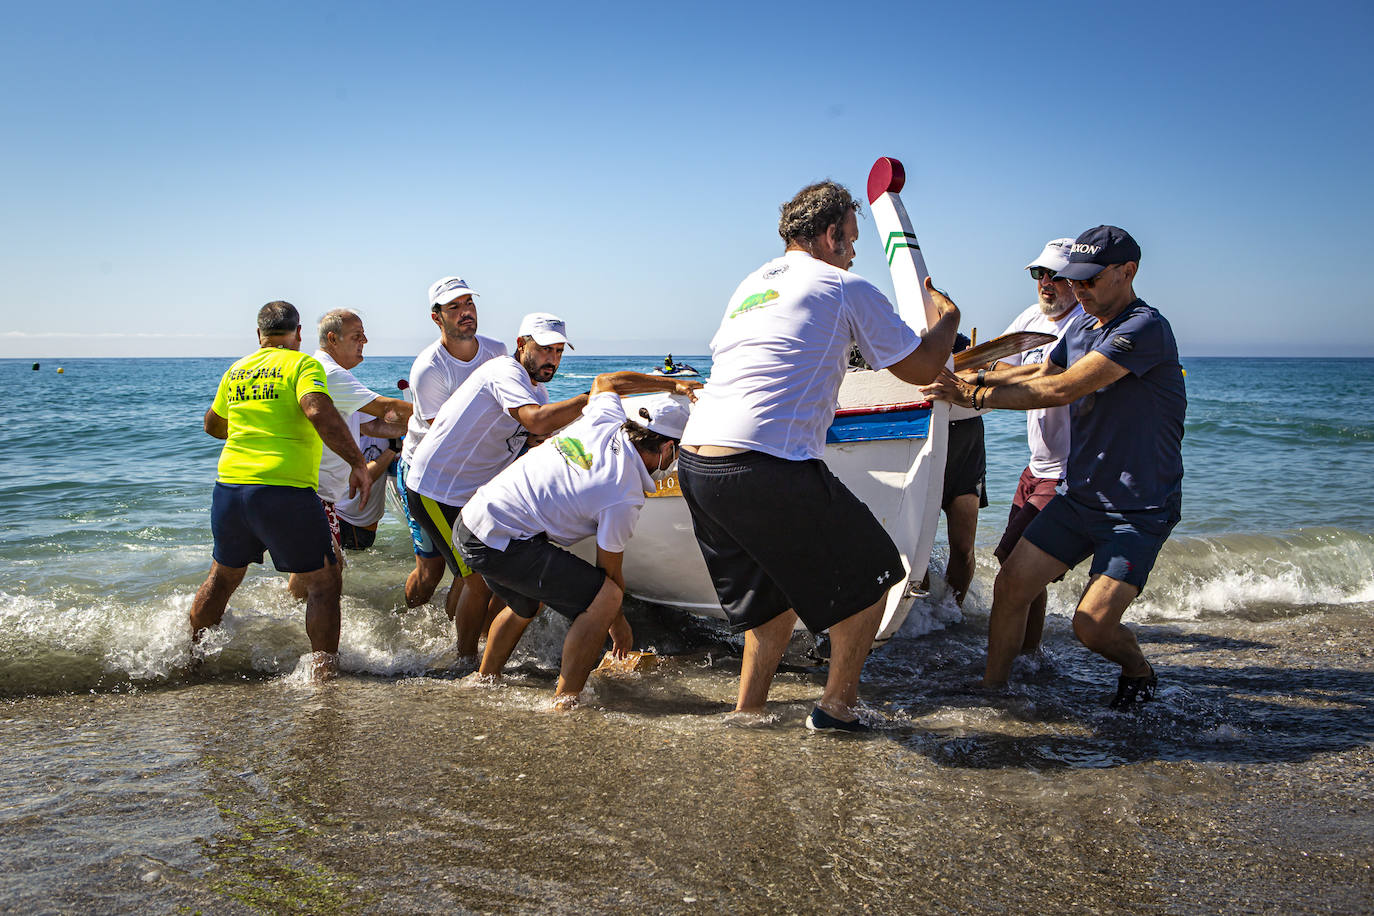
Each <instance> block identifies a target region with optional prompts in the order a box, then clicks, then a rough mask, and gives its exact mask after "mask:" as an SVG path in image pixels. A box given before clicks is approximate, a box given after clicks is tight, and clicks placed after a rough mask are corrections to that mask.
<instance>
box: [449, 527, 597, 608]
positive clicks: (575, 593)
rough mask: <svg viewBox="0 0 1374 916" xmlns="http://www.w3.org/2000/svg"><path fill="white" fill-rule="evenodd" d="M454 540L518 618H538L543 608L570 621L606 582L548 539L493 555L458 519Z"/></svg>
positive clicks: (530, 540) (513, 544)
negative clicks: (542, 606) (551, 609)
mask: <svg viewBox="0 0 1374 916" xmlns="http://www.w3.org/2000/svg"><path fill="white" fill-rule="evenodd" d="M453 540H454V542H455V543H457V545H458V551H459V553H461V554H462V556H463V559H464V561H466V563H467V565H468V566H469V567H470V568H471V569H472V571H473V572H476V573H480V574H481V576H482V578H483V579H485V580H487V585H489V586H491V590H492V592H493V593H494V594H496V595H497V596H498V597H500V598H501V600H503V601H505V602H506V604H507V605H509V606H510V609H511V610H512V611H514V612H515V613H516V614H519V615H520V616H521V617H525V618H530V617H533V616H534V615H535V614H538V613H539V605H540V604H541V603H543V604H547V605H548V606H549V607H551V608H553V609H554V610H555V611H557V612H558V613H560V614H562V615H563V616H564V617H567V618H568V619H569V620H572V619H573V618H574V617H576V616H577V615H578V614H581V613H582V612H583V611H585V610H586V609H587V608H588V607H590V606H591V603H592V601H593V600H595V598H596V596H597V593H598V592H600V591H601V586H602V585H603V584H605V582H606V571H605V570H604V569H602V568H601V567H599V566H593V565H592V564H590V563H588V562H587V561H586V560H584V559H582V558H581V557H578V556H574V555H573V554H571V553H569V552H568V551H566V550H564V549H563V548H562V547H559V546H558V545H557V544H554V543H552V542H551V541H550V540H549V539H548V536H547V535H543V534H538V535H535V536H534V537H532V538H528V539H526V540H523V541H511V542H510V543H509V544H507V545H506V549H505V550H497V549H496V548H495V547H488V546H487V545H486V544H483V543H482V542H481V540H480V539H478V537H477V535H475V534H473V533H472V532H471V531H470V530H468V526H467V525H465V524H463V519H462V517H461V516H460V517H459V518H458V527H457V529H455V530H454V532H453Z"/></svg>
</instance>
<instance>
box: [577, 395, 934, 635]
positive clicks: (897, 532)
mask: <svg viewBox="0 0 1374 916" xmlns="http://www.w3.org/2000/svg"><path fill="white" fill-rule="evenodd" d="M918 397H919V394H918V393H917V392H916V390H915V389H914V388H912V387H911V386H909V385H905V384H903V383H902V382H900V381H899V380H897V379H896V378H895V377H893V376H892V375H890V374H888V373H885V372H884V373H879V372H868V371H863V372H851V373H849V374H848V375H847V376H846V377H845V381H844V384H843V385H842V386H841V389H840V411H839V413H838V414H837V417H836V423H835V425H834V426H832V428H831V438H832V439H834V438H842V437H857V438H850V439H848V440H847V441H832V442H830V443H829V444H827V445H826V449H825V458H824V460H825V463H826V465H827V466H828V467H829V468H830V470H831V471H832V472H833V473H834V474H835V476H836V477H838V478H839V479H840V480H841V481H843V482H844V484H845V486H847V487H848V488H849V489H850V491H851V492H853V493H854V495H855V496H857V497H858V498H859V499H860V500H862V501H863V502H864V504H865V505H867V506H868V507H869V509H871V510H872V512H873V514H874V516H875V517H877V519H878V521H879V522H880V523H881V524H882V525H883V528H884V529H885V530H886V531H887V532H888V534H889V535H890V536H891V537H892V540H893V542H894V543H895V544H896V545H897V549H898V551H899V552H900V553H901V555H902V563H903V565H904V566H905V567H906V573H907V575H906V578H905V581H904V582H902V583H900V584H899V585H896V586H894V587H893V588H892V589H891V591H889V592H888V598H887V607H886V608H885V612H884V615H883V621H882V625H881V626H880V628H879V631H878V637H877V638H878V641H879V642H882V641H885V640H887V639H889V638H891V637H892V635H893V634H895V633H896V632H897V630H898V629H899V628H900V627H901V625H902V622H903V621H904V620H905V619H906V616H907V614H908V612H909V611H910V609H911V604H912V602H913V600H914V596H913V594H912V593H913V592H914V590H915V589H914V586H915V585H917V584H919V583H920V581H921V579H922V577H924V575H925V572H926V566H927V564H928V563H929V561H930V551H931V546H932V543H933V541H934V537H935V526H936V521H937V517H938V514H939V511H940V492H941V488H942V485H943V479H944V452H945V442H944V439H945V432H944V431H945V422H944V413H945V412H946V411H947V410H948V408H946V407H945V406H944V405H942V404H936V405H934V406H933V408H932V407H931V406H929V405H927V404H924V403H919V402H917V401H916V398H918ZM635 400H636V399H635V398H627V399H626V410H627V413H628V415H630V416H634V411H635V407H634V402H635ZM936 417H938V420H936V419H935V418H936ZM928 430H934V432H935V433H936V434H935V435H933V436H932V435H927V431H928ZM914 432H919V433H920V435H911V433H914ZM574 552H575V553H577V554H578V555H580V556H582V557H584V558H586V559H588V560H590V561H594V559H595V554H596V547H595V543H594V541H593V540H592V539H588V540H585V541H583V542H581V543H580V544H578V545H577V546H576V547H574ZM624 573H625V585H626V589H627V591H628V592H629V593H630V595H632V596H633V597H635V598H638V599H641V600H643V601H649V602H653V603H655V604H662V605H667V606H669V607H675V608H679V609H681V610H684V611H688V612H690V613H693V614H697V615H700V616H704V617H714V618H718V619H721V620H724V619H725V612H724V610H722V608H721V606H720V602H719V600H718V599H717V597H716V592H715V589H714V587H713V586H712V584H711V577H710V574H709V573H708V572H707V570H706V563H705V561H704V560H703V559H702V556H701V551H700V549H699V548H698V546H697V542H696V536H695V535H694V533H693V531H692V518H691V515H690V513H689V512H688V509H687V503H686V500H684V499H683V498H682V494H681V492H680V491H679V490H678V489H677V478H676V475H670V476H669V477H668V479H667V480H665V481H663V482H662V483H661V484H660V485H659V490H658V492H657V493H655V494H652V495H651V496H650V498H649V499H648V500H646V501H645V504H644V509H643V511H642V512H641V513H640V517H639V524H638V526H637V527H636V528H635V534H634V537H633V538H632V539H631V540H630V543H629V544H628V546H627V547H626V550H625V560H624Z"/></svg>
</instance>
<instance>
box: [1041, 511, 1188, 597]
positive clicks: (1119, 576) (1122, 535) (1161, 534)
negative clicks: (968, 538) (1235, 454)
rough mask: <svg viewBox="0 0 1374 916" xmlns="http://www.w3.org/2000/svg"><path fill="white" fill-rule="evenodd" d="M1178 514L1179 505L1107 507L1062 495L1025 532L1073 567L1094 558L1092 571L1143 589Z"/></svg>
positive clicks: (1176, 522) (1052, 554) (1046, 550)
mask: <svg viewBox="0 0 1374 916" xmlns="http://www.w3.org/2000/svg"><path fill="white" fill-rule="evenodd" d="M1178 519H1179V504H1175V505H1174V506H1172V507H1170V508H1169V509H1166V510H1164V511H1160V512H1156V511H1148V512H1107V511H1104V510H1102V509H1094V508H1091V507H1089V506H1085V505H1083V504H1082V503H1080V502H1078V501H1076V500H1074V499H1071V498H1070V497H1068V496H1064V495H1059V496H1056V497H1055V498H1054V499H1052V500H1050V502H1049V505H1047V506H1045V508H1044V509H1042V510H1040V514H1039V515H1037V516H1035V518H1034V519H1033V520H1032V521H1031V523H1030V524H1029V525H1027V526H1026V530H1025V532H1024V533H1023V534H1022V535H1021V536H1022V537H1024V538H1025V539H1026V540H1028V541H1030V542H1031V543H1032V544H1034V545H1035V546H1036V547H1039V548H1040V549H1041V550H1043V551H1045V553H1047V554H1049V555H1050V556H1052V557H1054V558H1055V559H1056V560H1058V561H1059V562H1061V563H1063V564H1064V565H1066V566H1069V567H1074V566H1077V565H1078V564H1079V563H1082V562H1083V561H1084V560H1086V559H1087V558H1088V557H1092V558H1093V562H1092V566H1090V567H1089V568H1088V575H1090V576H1095V575H1098V574H1099V573H1100V574H1101V575H1104V576H1107V577H1108V578H1110V579H1115V580H1117V581H1118V582H1125V583H1126V584H1127V585H1134V586H1135V587H1136V588H1138V589H1141V590H1142V591H1143V590H1144V588H1145V580H1146V579H1147V578H1148V577H1149V575H1150V570H1152V569H1154V565H1155V560H1156V559H1157V558H1158V557H1159V551H1160V548H1161V547H1163V546H1164V542H1165V541H1166V540H1167V539H1168V537H1169V532H1171V531H1173V530H1174V526H1175V525H1177V524H1178Z"/></svg>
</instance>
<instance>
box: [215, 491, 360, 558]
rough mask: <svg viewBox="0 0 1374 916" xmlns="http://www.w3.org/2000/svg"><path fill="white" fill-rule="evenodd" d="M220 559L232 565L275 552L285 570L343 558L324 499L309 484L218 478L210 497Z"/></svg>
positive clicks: (216, 554)
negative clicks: (336, 547)
mask: <svg viewBox="0 0 1374 916" xmlns="http://www.w3.org/2000/svg"><path fill="white" fill-rule="evenodd" d="M210 530H211V532H212V533H213V534H214V538H215V551H214V557H215V562H216V563H218V564H220V565H221V566H227V567H229V568H230V569H242V568H243V567H245V566H247V565H248V564H249V563H261V562H262V557H263V552H264V551H267V552H270V553H271V554H272V565H273V566H275V567H276V568H277V570H278V571H279V572H287V573H292V572H294V573H308V572H314V571H315V570H317V569H320V568H322V567H324V566H325V565H326V564H331V563H336V562H338V560H337V558H336V557H335V556H334V542H333V539H332V538H331V536H330V531H329V520H328V519H327V518H326V517H325V514H324V504H323V503H321V502H320V498H319V497H318V496H317V495H315V491H314V490H312V489H310V488H309V487H287V486H275V485H270V484H250V483H238V484H235V483H216V484H215V492H214V496H213V497H211V500H210Z"/></svg>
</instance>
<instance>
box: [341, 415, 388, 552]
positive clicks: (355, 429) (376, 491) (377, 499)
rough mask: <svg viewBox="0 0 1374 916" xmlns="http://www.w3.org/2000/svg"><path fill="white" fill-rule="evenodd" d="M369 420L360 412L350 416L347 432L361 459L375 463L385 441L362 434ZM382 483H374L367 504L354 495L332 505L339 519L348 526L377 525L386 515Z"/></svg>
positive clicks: (384, 489) (379, 481)
mask: <svg viewBox="0 0 1374 916" xmlns="http://www.w3.org/2000/svg"><path fill="white" fill-rule="evenodd" d="M371 419H372V417H370V416H368V415H367V414H365V413H363V412H362V411H358V412H357V413H353V414H350V415H349V417H348V431H349V432H350V433H352V434H353V439H354V441H356V442H357V443H358V448H359V449H361V450H362V453H363V458H365V459H367V460H368V461H375V460H376V459H377V456H378V455H380V454H381V453H382V452H384V451H386V449H387V441H386V440H385V439H378V438H376V437H375V436H369V435H366V434H364V433H363V431H362V428H361V427H362V425H363V424H364V423H366V422H367V421H368V420H371ZM383 483H384V482H383V481H381V480H377V481H374V482H373V484H372V489H371V491H369V494H368V498H367V502H365V503H362V504H361V505H359V503H358V496H360V495H361V494H358V493H355V494H354V495H352V496H347V495H345V496H344V498H343V499H341V500H339V501H338V502H337V503H335V504H334V511H335V513H337V514H338V516H339V518H341V519H343V520H344V521H346V522H348V523H349V524H350V525H357V526H359V527H362V528H366V527H367V526H369V525H375V524H377V523H378V522H380V521H381V520H382V516H383V515H384V514H386V487H385V486H384V485H383Z"/></svg>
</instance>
